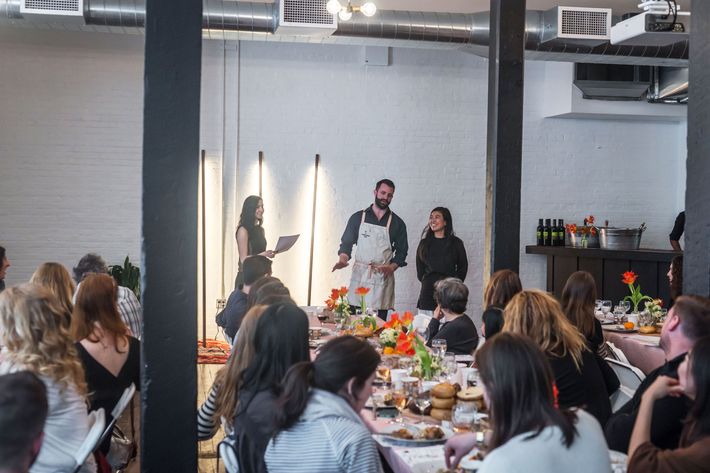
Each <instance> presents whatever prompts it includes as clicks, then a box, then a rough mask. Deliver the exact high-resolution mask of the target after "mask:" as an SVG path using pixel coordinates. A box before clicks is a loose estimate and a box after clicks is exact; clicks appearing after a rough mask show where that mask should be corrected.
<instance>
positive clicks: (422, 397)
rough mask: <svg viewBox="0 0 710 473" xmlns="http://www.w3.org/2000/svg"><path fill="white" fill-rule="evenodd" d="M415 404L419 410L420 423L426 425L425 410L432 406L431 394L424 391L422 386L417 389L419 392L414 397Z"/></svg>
mask: <svg viewBox="0 0 710 473" xmlns="http://www.w3.org/2000/svg"><path fill="white" fill-rule="evenodd" d="M414 403H415V404H416V405H417V408H418V409H419V422H420V423H424V410H426V409H427V408H428V407H429V406H431V393H430V392H429V391H425V390H424V386H422V385H421V384H420V385H419V386H418V388H417V392H416V393H415V395H414Z"/></svg>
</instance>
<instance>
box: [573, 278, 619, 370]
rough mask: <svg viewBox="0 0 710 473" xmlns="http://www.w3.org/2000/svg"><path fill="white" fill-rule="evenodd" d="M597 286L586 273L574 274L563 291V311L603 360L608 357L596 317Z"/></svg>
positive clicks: (588, 344) (588, 345) (600, 327)
mask: <svg viewBox="0 0 710 473" xmlns="http://www.w3.org/2000/svg"><path fill="white" fill-rule="evenodd" d="M596 298H597V285H596V283H595V282H594V277H592V275H591V274H589V273H588V272H586V271H577V272H575V273H572V274H571V275H570V277H569V278H567V282H566V283H565V287H564V289H562V311H563V312H564V314H565V315H566V316H567V319H568V320H569V321H570V322H572V325H574V326H575V327H577V330H579V331H580V333H581V334H582V335H584V338H585V339H586V340H587V347H588V348H589V349H590V350H591V351H592V352H593V353H597V354H598V355H599V356H601V357H602V358H606V357H607V356H608V354H607V351H606V344H605V343H604V332H602V324H601V322H599V320H597V318H596V317H595V316H594V301H595V300H596Z"/></svg>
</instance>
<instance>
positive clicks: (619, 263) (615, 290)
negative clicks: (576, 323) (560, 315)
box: [525, 245, 682, 304]
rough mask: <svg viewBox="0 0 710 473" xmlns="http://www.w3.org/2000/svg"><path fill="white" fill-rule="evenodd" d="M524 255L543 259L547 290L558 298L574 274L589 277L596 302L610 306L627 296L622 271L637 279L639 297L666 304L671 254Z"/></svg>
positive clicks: (560, 249) (534, 250) (565, 249)
mask: <svg viewBox="0 0 710 473" xmlns="http://www.w3.org/2000/svg"><path fill="white" fill-rule="evenodd" d="M525 253H527V254H531V255H544V256H546V257H547V290H548V291H549V292H551V293H553V294H554V295H555V296H557V297H558V298H560V297H561V296H562V289H563V288H564V285H565V282H566V281H567V278H568V277H569V276H570V275H571V274H572V273H573V272H575V271H587V272H589V273H591V275H592V276H593V277H594V280H595V281H596V283H597V291H598V292H599V294H598V297H599V299H609V300H611V301H612V303H613V304H616V303H617V302H618V301H620V300H621V299H623V298H624V297H625V296H627V295H629V289H628V287H627V286H626V285H624V284H622V282H621V274H622V273H623V272H624V271H629V270H631V271H633V272H635V273H636V274H638V275H639V279H638V283H639V284H641V290H642V292H643V294H648V295H649V296H652V297H660V298H661V299H663V300H664V302H666V303H668V302H669V301H670V287H669V285H668V277H667V273H668V269H669V266H670V262H671V260H672V259H673V257H675V256H676V255H679V254H682V253H680V252H676V251H672V250H653V249H640V250H603V249H600V248H572V247H569V246H533V245H531V246H526V247H525Z"/></svg>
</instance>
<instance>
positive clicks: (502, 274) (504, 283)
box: [481, 269, 523, 339]
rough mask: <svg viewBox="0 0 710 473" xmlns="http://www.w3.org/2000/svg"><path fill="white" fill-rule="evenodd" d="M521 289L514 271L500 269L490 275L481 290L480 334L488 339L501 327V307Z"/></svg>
mask: <svg viewBox="0 0 710 473" xmlns="http://www.w3.org/2000/svg"><path fill="white" fill-rule="evenodd" d="M522 290H523V285H522V284H521V283H520V278H519V277H518V274H517V273H516V272H515V271H511V270H509V269H501V270H500V271H496V272H495V273H493V275H492V276H491V279H490V280H489V281H488V284H487V285H486V290H485V291H484V292H483V307H484V308H485V310H484V311H483V315H482V316H481V320H482V322H483V324H482V325H481V335H483V337H484V338H486V339H489V338H491V337H492V336H493V335H495V334H496V333H498V332H500V331H501V330H502V329H503V309H505V306H506V305H507V304H508V302H509V301H510V299H512V298H513V296H514V295H516V294H517V293H519V292H520V291H522Z"/></svg>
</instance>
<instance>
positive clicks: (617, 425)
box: [604, 353, 689, 453]
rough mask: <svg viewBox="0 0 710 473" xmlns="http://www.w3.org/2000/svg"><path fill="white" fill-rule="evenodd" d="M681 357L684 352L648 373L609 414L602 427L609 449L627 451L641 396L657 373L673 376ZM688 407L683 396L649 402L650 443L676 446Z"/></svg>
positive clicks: (671, 447)
mask: <svg viewBox="0 0 710 473" xmlns="http://www.w3.org/2000/svg"><path fill="white" fill-rule="evenodd" d="M684 359H685V353H683V354H682V355H680V356H677V357H676V358H673V359H672V360H670V361H667V362H666V363H665V364H663V365H662V366H660V367H658V368H656V369H655V370H653V371H652V372H650V373H649V374H648V376H646V379H644V380H643V382H642V383H641V385H640V386H639V387H638V389H637V390H636V393H634V397H633V398H631V400H630V401H629V402H627V403H626V404H624V406H623V407H622V408H621V409H619V410H618V411H616V412H615V413H614V415H612V416H611V418H610V419H609V422H607V424H606V428H605V429H604V433H605V435H606V441H607V443H608V444H609V449H611V450H616V451H617V452H623V453H626V452H627V451H628V450H629V440H631V431H632V430H633V428H634V423H635V422H636V416H637V415H638V412H639V407H640V406H641V396H643V393H644V392H646V389H648V387H649V386H650V385H651V384H652V383H653V382H654V381H655V380H656V378H658V377H659V376H670V377H671V378H676V379H677V378H678V366H680V364H681V362H682V361H683V360H684ZM688 407H689V406H688V399H687V398H685V397H671V396H666V397H664V398H663V399H659V400H658V401H656V402H655V403H654V404H653V417H652V419H651V443H653V445H655V446H656V447H658V448H662V449H671V450H672V449H675V448H678V444H679V442H680V435H681V432H682V430H683V420H684V419H685V418H686V417H687V415H688Z"/></svg>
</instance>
